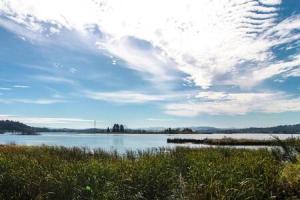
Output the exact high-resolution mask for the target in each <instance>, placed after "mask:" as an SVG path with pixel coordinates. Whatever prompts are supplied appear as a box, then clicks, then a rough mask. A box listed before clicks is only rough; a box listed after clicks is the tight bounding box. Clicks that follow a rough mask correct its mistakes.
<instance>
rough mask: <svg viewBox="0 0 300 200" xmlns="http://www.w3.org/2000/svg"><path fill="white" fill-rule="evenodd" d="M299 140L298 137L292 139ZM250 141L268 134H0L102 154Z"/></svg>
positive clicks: (3, 139)
mask: <svg viewBox="0 0 300 200" xmlns="http://www.w3.org/2000/svg"><path fill="white" fill-rule="evenodd" d="M276 136H278V137H279V138H281V139H285V138H287V137H291V136H292V135H289V134H276ZM293 136H294V137H299V136H300V135H293ZM223 137H232V138H253V139H269V138H272V136H271V135H270V134H198V135H196V134H185V135H181V134H178V135H166V134H155V135H149V134H140V135H135V134H98V135H95V134H74V133H42V134H41V135H12V134H0V144H9V143H16V144H22V145H42V144H46V145H58V146H67V147H73V146H77V147H88V148H90V149H95V148H102V149H105V150H109V151H110V150H117V151H119V152H125V151H126V150H138V149H139V150H146V149H149V148H158V147H175V146H192V147H203V146H206V145H191V144H168V143H167V138H195V139H201V138H202V139H203V138H223ZM252 148H253V147H252Z"/></svg>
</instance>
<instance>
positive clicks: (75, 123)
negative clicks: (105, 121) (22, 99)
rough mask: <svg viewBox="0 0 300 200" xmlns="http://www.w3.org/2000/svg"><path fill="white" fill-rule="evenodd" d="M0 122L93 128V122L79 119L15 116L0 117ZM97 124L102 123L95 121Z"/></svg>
mask: <svg viewBox="0 0 300 200" xmlns="http://www.w3.org/2000/svg"><path fill="white" fill-rule="evenodd" d="M0 120H13V121H20V122H22V123H25V124H29V125H31V126H38V127H56V128H66V127H72V128H74V127H76V128H90V127H92V126H93V122H94V120H89V119H81V118H61V117H24V116H16V115H0ZM97 122H102V121H99V120H97Z"/></svg>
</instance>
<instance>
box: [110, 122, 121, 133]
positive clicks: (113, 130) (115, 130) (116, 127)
mask: <svg viewBox="0 0 300 200" xmlns="http://www.w3.org/2000/svg"><path fill="white" fill-rule="evenodd" d="M112 132H113V133H116V132H120V126H119V124H114V126H113V128H112Z"/></svg>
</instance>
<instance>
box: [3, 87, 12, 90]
mask: <svg viewBox="0 0 300 200" xmlns="http://www.w3.org/2000/svg"><path fill="white" fill-rule="evenodd" d="M0 90H3V91H10V90H12V89H11V88H7V87H0Z"/></svg>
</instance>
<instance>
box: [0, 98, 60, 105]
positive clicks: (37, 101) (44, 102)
mask: <svg viewBox="0 0 300 200" xmlns="http://www.w3.org/2000/svg"><path fill="white" fill-rule="evenodd" d="M64 102H66V101H65V100H63V99H0V103H5V104H14V103H24V104H40V105H47V104H56V103H64Z"/></svg>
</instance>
